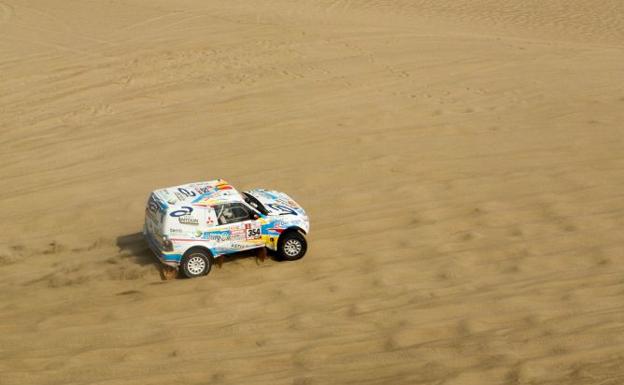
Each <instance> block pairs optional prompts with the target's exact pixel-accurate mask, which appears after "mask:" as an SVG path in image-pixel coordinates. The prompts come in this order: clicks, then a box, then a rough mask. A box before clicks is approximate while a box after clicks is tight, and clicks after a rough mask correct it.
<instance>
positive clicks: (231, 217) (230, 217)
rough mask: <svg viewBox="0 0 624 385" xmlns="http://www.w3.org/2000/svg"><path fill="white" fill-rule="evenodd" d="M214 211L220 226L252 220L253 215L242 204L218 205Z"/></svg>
mask: <svg viewBox="0 0 624 385" xmlns="http://www.w3.org/2000/svg"><path fill="white" fill-rule="evenodd" d="M214 209H215V212H216V213H217V219H218V220H219V224H220V225H225V224H229V223H236V222H242V221H246V220H248V219H250V218H251V213H250V212H249V210H248V209H247V208H246V207H245V206H243V205H242V204H241V203H228V204H224V205H218V206H215V208H214Z"/></svg>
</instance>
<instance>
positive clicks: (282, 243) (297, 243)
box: [277, 231, 308, 261]
mask: <svg viewBox="0 0 624 385" xmlns="http://www.w3.org/2000/svg"><path fill="white" fill-rule="evenodd" d="M307 249H308V242H307V241H306V239H305V237H304V236H303V235H302V234H301V233H299V232H298V231H290V232H287V233H286V234H283V235H282V236H281V237H280V239H279V242H278V244H277V254H278V256H279V258H280V260H283V261H294V260H297V259H301V258H303V256H304V255H305V253H306V251H307Z"/></svg>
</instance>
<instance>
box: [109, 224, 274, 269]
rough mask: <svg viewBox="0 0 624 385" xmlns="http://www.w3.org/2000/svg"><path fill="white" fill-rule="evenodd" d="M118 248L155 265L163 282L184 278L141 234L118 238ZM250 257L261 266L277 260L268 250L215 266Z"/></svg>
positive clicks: (244, 253) (250, 252)
mask: <svg viewBox="0 0 624 385" xmlns="http://www.w3.org/2000/svg"><path fill="white" fill-rule="evenodd" d="M117 247H118V248H119V253H120V254H122V255H124V257H131V258H133V260H134V261H135V262H136V263H138V264H139V265H141V266H147V265H153V266H154V267H155V268H156V269H158V272H159V273H160V277H161V278H162V279H163V280H169V279H173V278H176V277H177V278H181V277H183V276H182V275H180V274H177V272H176V271H175V269H173V268H171V267H169V266H166V265H164V264H163V263H161V262H160V260H159V259H158V258H157V257H156V256H155V255H154V253H153V252H152V250H150V248H149V246H148V245H147V241H146V240H145V238H144V237H143V234H142V233H140V232H139V233H132V234H126V235H120V236H118V237H117ZM249 257H256V263H257V264H260V263H261V262H262V261H264V260H265V259H271V260H276V257H275V254H274V253H273V252H272V251H270V250H267V249H258V250H247V251H241V252H239V253H235V254H230V255H226V256H222V257H219V258H216V260H215V263H214V264H215V267H221V266H222V265H225V264H228V263H231V262H236V261H238V260H240V259H245V258H249Z"/></svg>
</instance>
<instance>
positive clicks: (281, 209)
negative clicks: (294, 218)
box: [267, 203, 297, 215]
mask: <svg viewBox="0 0 624 385" xmlns="http://www.w3.org/2000/svg"><path fill="white" fill-rule="evenodd" d="M267 207H268V208H270V209H271V210H272V211H275V212H278V213H279V215H288V214H290V215H297V212H296V211H295V210H293V209H291V208H290V207H288V206H284V205H280V204H277V203H269V204H268V205H267Z"/></svg>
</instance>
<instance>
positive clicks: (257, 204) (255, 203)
mask: <svg viewBox="0 0 624 385" xmlns="http://www.w3.org/2000/svg"><path fill="white" fill-rule="evenodd" d="M243 198H244V199H245V202H247V204H248V205H249V206H251V207H253V208H254V209H256V210H258V211H260V212H261V213H262V214H263V215H269V210H267V209H266V208H265V207H264V206H263V205H262V203H260V201H259V200H257V199H256V198H255V197H254V196H253V195H251V194H247V193H246V192H244V193H243Z"/></svg>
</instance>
